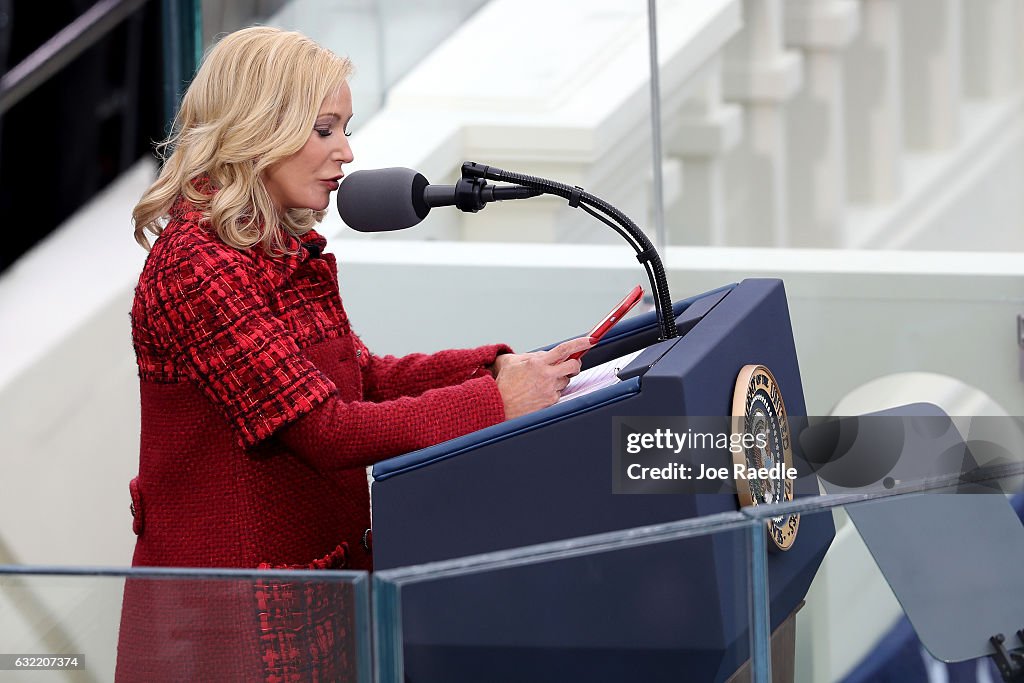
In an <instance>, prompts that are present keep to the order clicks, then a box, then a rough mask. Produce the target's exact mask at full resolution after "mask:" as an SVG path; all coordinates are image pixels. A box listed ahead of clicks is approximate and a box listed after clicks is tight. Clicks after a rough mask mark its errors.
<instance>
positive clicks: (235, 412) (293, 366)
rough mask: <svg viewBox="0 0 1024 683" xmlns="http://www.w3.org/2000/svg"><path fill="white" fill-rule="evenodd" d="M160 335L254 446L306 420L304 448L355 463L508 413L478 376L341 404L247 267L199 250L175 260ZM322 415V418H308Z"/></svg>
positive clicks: (300, 442)
mask: <svg viewBox="0 0 1024 683" xmlns="http://www.w3.org/2000/svg"><path fill="white" fill-rule="evenodd" d="M167 279H168V284H167V286H165V287H164V288H163V289H164V291H165V292H166V295H165V301H162V302H161V310H162V312H163V315H162V316H161V320H162V324H163V325H165V326H166V329H165V330H164V331H163V332H164V333H163V334H162V335H161V336H162V337H163V338H164V339H169V340H171V341H170V349H169V350H170V352H171V355H172V358H173V359H174V362H176V363H178V364H180V366H181V367H183V368H184V369H185V372H186V374H187V375H188V376H189V378H190V379H191V380H192V381H194V382H195V383H196V384H197V385H198V386H199V387H200V388H201V389H202V390H203V392H204V394H205V395H206V396H207V397H208V398H209V399H210V400H211V401H212V402H213V403H214V404H215V405H216V406H217V407H218V408H219V409H220V410H221V411H222V412H223V414H224V416H225V418H226V419H227V421H228V422H229V423H230V424H231V425H232V426H233V427H234V428H235V430H236V432H237V434H238V438H239V443H240V444H241V445H242V446H243V447H246V448H247V447H251V446H253V445H255V444H257V443H259V442H261V441H263V440H264V439H266V438H267V437H269V436H271V435H272V434H275V433H276V432H278V431H279V430H280V429H281V428H283V427H284V426H286V425H291V424H295V423H297V422H309V424H310V426H312V427H315V430H314V431H310V430H307V432H302V430H301V429H300V430H299V433H300V434H306V433H311V434H313V437H312V438H300V439H297V440H296V441H295V443H294V444H293V445H294V446H295V447H296V449H301V450H299V451H298V455H300V456H304V457H307V458H308V459H310V460H312V461H314V462H316V463H318V464H319V465H321V466H323V467H325V468H327V467H337V468H345V467H353V466H360V465H363V464H369V463H371V462H375V461H377V460H381V459H384V458H387V457H391V456H394V455H398V454H400V453H404V452H406V451H410V450H415V449H417V448H422V447H425V446H429V445H432V444H434V443H438V442H440V441H444V440H447V439H450V438H454V437H455V436H460V435H462V434H465V433H468V432H470V431H474V430H476V429H480V428H482V427H485V426H489V425H491V424H495V423H497V422H500V421H501V420H502V419H504V409H503V405H502V402H501V395H500V393H499V392H498V388H497V384H496V383H495V381H494V379H493V378H491V377H490V373H486V376H483V375H481V376H479V377H476V378H474V379H470V380H469V381H465V382H463V383H461V384H459V385H456V386H448V387H443V388H439V389H434V390H427V391H425V392H423V393H422V394H420V395H418V396H415V397H406V398H400V399H396V400H393V401H385V402H381V403H371V402H363V401H358V402H348V403H346V402H343V401H341V400H340V399H339V398H338V395H337V389H336V387H335V386H334V384H333V383H332V382H331V380H330V379H329V378H328V377H326V376H325V375H324V374H323V373H322V372H321V371H320V370H319V369H318V368H317V367H316V366H315V365H314V364H313V363H312V361H310V360H309V358H308V357H307V356H305V355H304V354H303V353H302V352H301V351H300V349H299V348H298V345H297V343H296V342H295V340H294V338H293V337H292V336H291V335H290V333H289V331H288V330H287V328H286V326H285V325H284V323H282V322H281V320H279V319H278V318H276V317H275V316H274V315H273V313H272V312H271V310H270V308H269V306H268V305H267V301H266V299H265V297H264V295H263V293H262V290H261V289H260V287H259V285H258V284H257V283H256V282H255V281H254V279H253V278H252V276H251V275H250V273H249V272H248V270H247V269H246V267H245V266H244V264H242V263H240V262H238V261H235V260H231V259H225V258H223V257H222V256H221V255H220V254H218V253H217V252H204V251H197V252H194V253H193V254H191V255H190V256H189V257H188V258H186V259H183V260H181V261H180V262H178V263H177V264H176V265H174V266H171V270H170V272H169V273H167ZM313 412H316V413H317V418H314V419H312V420H308V421H306V420H304V417H306V416H309V414H310V413H313Z"/></svg>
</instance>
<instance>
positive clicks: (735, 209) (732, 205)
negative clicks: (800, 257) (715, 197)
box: [723, 0, 803, 246]
mask: <svg viewBox="0 0 1024 683" xmlns="http://www.w3.org/2000/svg"><path fill="white" fill-rule="evenodd" d="M743 15H744V28H743V30H742V31H741V32H740V33H739V34H738V35H737V36H736V37H734V38H733V39H732V40H731V41H730V42H729V45H728V46H727V47H726V50H725V63H724V66H723V84H724V95H725V97H726V99H728V100H732V101H735V102H739V103H740V104H741V105H742V106H743V116H744V124H743V137H742V140H741V142H740V144H739V145H738V146H737V147H736V149H735V150H734V151H733V152H732V153H731V154H729V155H728V158H727V160H726V171H725V175H726V183H727V185H728V186H729V188H730V195H729V197H728V198H727V201H728V206H727V216H726V235H725V240H726V243H728V244H731V245H744V246H768V245H773V244H775V245H784V244H787V243H788V239H789V238H788V226H789V212H788V208H787V202H788V192H787V189H786V187H787V185H786V182H787V170H786V169H787V157H788V140H787V135H786V128H785V106H786V103H787V101H788V100H789V99H790V98H792V97H793V96H794V95H795V94H796V92H797V91H798V90H799V88H800V86H801V85H802V79H803V71H802V69H803V62H802V59H801V57H800V54H799V53H797V52H795V51H787V50H785V49H784V47H783V34H782V4H781V0H744V2H743Z"/></svg>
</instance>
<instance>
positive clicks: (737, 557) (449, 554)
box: [372, 279, 835, 683]
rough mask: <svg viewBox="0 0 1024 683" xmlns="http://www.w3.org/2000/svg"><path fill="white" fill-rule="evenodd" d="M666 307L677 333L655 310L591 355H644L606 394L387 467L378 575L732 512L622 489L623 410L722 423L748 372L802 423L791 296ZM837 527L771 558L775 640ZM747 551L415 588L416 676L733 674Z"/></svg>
mask: <svg viewBox="0 0 1024 683" xmlns="http://www.w3.org/2000/svg"><path fill="white" fill-rule="evenodd" d="M673 314H674V315H675V316H676V320H677V325H678V327H679V331H680V335H681V336H680V337H678V338H676V339H671V340H666V341H658V338H657V337H658V327H657V323H656V320H655V319H654V316H653V314H645V315H641V316H636V317H634V318H631V319H628V320H626V321H624V322H622V323H620V324H619V325H618V326H617V327H616V328H614V329H613V331H612V332H611V333H610V334H609V336H607V337H606V338H605V339H604V340H603V341H602V342H601V344H599V345H598V346H597V347H595V348H594V349H593V350H591V351H590V352H589V353H588V354H587V355H586V356H585V360H586V362H587V364H588V365H595V364H598V363H602V362H604V361H606V360H610V359H614V358H618V357H621V356H623V355H625V354H627V353H631V352H634V351H637V350H640V349H643V351H642V352H641V353H640V355H639V356H637V357H636V358H635V359H634V360H633V361H632V362H631V363H629V364H628V365H627V366H626V367H625V368H623V369H621V371H620V372H619V373H618V374H619V378H620V380H621V381H619V382H618V383H616V384H614V385H613V386H610V387H606V388H604V389H600V390H598V391H595V392H593V393H591V394H588V395H586V396H582V397H579V398H576V399H573V400H571V401H566V402H564V403H560V404H557V405H555V406H552V407H550V408H547V409H545V410H542V411H538V412H536V413H533V414H531V415H527V416H523V417H521V418H518V419H515V420H511V421H508V422H505V423H502V424H500V425H495V426H493V427H490V428H488V429H484V430H481V431H479V432H475V433H473V434H469V435H467V436H465V437H461V438H458V439H453V440H451V441H448V442H446V443H443V444H439V445H438V446H435V447H432V448H428V449H424V450H421V451H417V452H414V453H409V454H406V455H403V456H400V457H397V458H393V459H391V460H388V461H385V462H382V463H379V464H378V465H376V466H375V467H374V468H373V478H374V483H373V497H372V500H373V541H374V548H373V552H374V566H375V569H377V570H381V569H389V568H395V567H401V566H408V565H414V564H421V563H426V562H432V561H438V560H445V559H450V558H456V557H461V556H466V555H474V554H479V553H487V552H492V551H497V550H502V549H508V548H515V547H520V546H526V545H532V544H537V543H544V542H547V541H555V540H560V539H568V538H574V537H578V536H585V535H591V534H598V533H602V532H609V531H616V530H621V529H629V528H632V527H638V526H645V525H651V524H658V523H663V522H669V521H675V520H680V519H687V518H693V517H699V516H704V515H710V514H715V513H721V512H734V511H736V510H738V509H739V502H738V500H737V497H736V496H735V495H727V494H703V493H698V494H691V495H678V494H677V495H653V494H652V495H627V494H614V493H613V481H612V480H613V472H612V470H613V468H612V453H611V451H612V444H613V433H612V432H613V429H612V425H613V418H614V417H623V416H627V417H628V416H680V415H692V416H728V415H730V414H731V408H732V398H733V391H734V386H735V383H736V379H737V375H738V374H739V372H740V370H741V368H743V367H744V366H745V365H748V364H759V365H763V366H766V367H768V368H769V369H770V370H771V371H772V373H773V374H774V376H775V379H776V380H777V382H778V386H779V388H780V390H781V392H782V395H783V397H784V400H785V404H786V408H787V409H788V413H789V415H790V416H791V417H793V416H804V415H806V414H807V413H806V407H805V405H804V396H803V388H802V385H801V381H800V370H799V366H798V363H797V357H796V350H795V347H794V343H793V334H792V328H791V324H790V317H789V309H788V306H787V302H786V295H785V290H784V288H783V284H782V282H781V281H778V280H754V279H752V280H744V281H743V282H741V283H739V284H734V285H730V286H727V287H723V288H721V289H718V290H714V291H711V292H707V293H705V294H701V295H699V296H695V297H691V298H689V299H686V300H684V301H680V302H677V303H676V304H675V305H674V306H673ZM795 422H798V420H797V421H795ZM793 448H794V451H796V450H798V449H799V439H797V438H794V439H793ZM794 455H795V456H797V457H796V458H795V460H796V462H797V463H801V462H803V459H802V458H800V457H799V454H798V453H796V452H795V453H794ZM719 457H720V458H721V460H720V462H716V463H709V464H714V465H715V466H731V465H730V463H731V455H730V453H729V452H728V451H727V450H723V451H722V452H721V453H720V454H719ZM801 467H802V466H801ZM800 474H801V475H808V474H809V472H807V471H801V472H800ZM795 495H796V496H797V497H802V496H816V495H818V486H817V480H816V479H815V478H814V477H813V476H801V477H800V478H799V479H797V480H796V490H795ZM834 534H835V529H834V527H833V525H832V522H831V516H830V515H812V516H809V517H807V518H805V519H803V520H802V521H801V524H800V528H799V533H798V536H797V538H796V539H795V542H794V543H793V546H792V547H791V548H790V549H789V550H787V551H785V552H777V553H772V554H771V555H770V557H769V582H770V599H771V614H772V615H773V624H772V628H773V630H774V629H775V627H777V626H778V625H779V624H781V623H782V621H783V620H784V619H785V618H786V617H787V616H789V615H790V614H791V613H792V612H793V611H794V610H795V609H796V608H797V607H798V605H799V604H800V603H801V601H802V600H803V598H804V596H805V595H806V592H807V589H808V587H809V585H810V582H811V580H812V579H813V577H814V574H815V572H816V571H817V568H818V566H819V565H820V563H821V561H822V558H823V557H824V554H825V551H826V550H827V549H828V547H829V544H830V543H831V541H832V538H833V536H834ZM747 542H748V541H747V537H746V536H745V535H744V534H743V533H740V532H727V533H722V534H716V535H713V536H704V537H697V538H692V539H686V541H685V542H676V543H670V544H656V545H650V546H645V547H641V548H635V549H632V550H631V551H630V552H629V553H614V552H613V553H606V554H601V555H598V556H590V557H581V558H576V559H567V560H562V561H559V562H556V563H545V564H539V565H534V566H527V567H517V568H514V569H509V570H499V571H492V572H488V573H486V574H480V575H472V576H464V577H459V578H453V579H450V580H444V581H438V582H428V583H424V584H416V585H412V586H410V587H408V588H407V589H404V590H403V593H402V628H403V639H404V643H405V645H404V652H405V672H406V679H407V680H408V681H411V682H412V683H422V682H426V681H445V682H448V683H451V682H453V681H484V680H486V681H490V682H496V681H567V680H586V681H622V680H645V681H715V682H720V681H725V680H726V679H728V678H729V677H730V676H731V675H732V674H733V673H734V672H735V671H736V670H737V669H738V668H739V667H740V665H741V664H742V663H743V662H744V661H745V660H746V659H747V657H748V642H749V641H748V626H749V621H748V616H747V615H748V606H747V605H748V598H747V584H746V578H745V577H746V576H747V566H746V563H747V557H748V555H747V550H746V544H747ZM539 606H540V608H539Z"/></svg>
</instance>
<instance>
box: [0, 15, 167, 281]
mask: <svg viewBox="0 0 1024 683" xmlns="http://www.w3.org/2000/svg"><path fill="white" fill-rule="evenodd" d="M94 2H95V0H0V73H4V72H6V71H7V70H8V69H10V68H11V67H12V66H14V65H16V64H18V63H19V62H20V61H21V60H22V59H24V58H25V57H26V56H28V55H29V54H31V53H32V51H33V50H35V49H36V48H38V47H39V46H40V45H42V44H43V43H45V42H46V41H47V40H49V39H50V38H51V37H53V36H54V35H55V34H56V33H57V32H58V31H60V30H61V29H63V28H64V27H65V26H67V25H68V24H70V23H71V22H72V21H74V20H75V19H76V18H77V17H78V16H80V15H81V14H82V13H83V12H85V11H86V10H87V9H89V7H91V6H92V5H93V4H94ZM161 56H162V41H161V24H160V3H159V2H156V1H152V0H151V1H150V2H147V3H145V4H143V5H142V7H141V8H140V9H139V10H137V11H136V12H135V13H134V14H132V16H131V17H129V18H128V19H126V20H125V21H123V22H121V23H120V24H119V25H118V26H117V27H116V28H115V29H113V30H112V31H110V32H109V33H107V34H106V35H105V36H104V37H103V38H102V39H100V41H99V42H98V43H96V44H95V45H93V46H91V47H90V48H88V49H87V50H85V51H84V52H83V53H82V54H80V55H79V56H78V57H76V58H75V59H74V61H72V62H71V63H69V64H68V65H67V66H65V67H64V68H63V69H62V70H61V71H60V72H58V73H57V74H55V75H54V76H52V77H51V78H50V79H49V80H47V81H46V82H44V83H43V84H42V85H41V86H40V87H39V88H37V89H36V90H34V91H33V92H31V93H30V94H29V95H28V96H27V97H25V98H24V99H22V100H21V101H20V102H18V103H17V104H15V105H14V106H13V107H12V108H11V109H9V110H8V111H7V112H6V114H4V115H0V227H2V230H3V235H2V239H0V271H2V270H4V269H6V268H7V267H8V266H10V265H11V264H12V263H13V262H14V261H15V260H16V259H17V258H18V257H19V256H20V255H21V254H23V253H24V252H26V251H27V250H28V249H29V248H31V247H32V245H33V244H35V243H36V242H38V241H39V240H41V239H43V238H44V237H46V235H47V234H49V233H50V232H51V231H52V230H53V229H54V228H56V227H57V226H58V225H60V224H61V222H63V221H64V220H65V219H67V218H68V216H70V215H71V214H72V213H73V212H74V211H75V210H77V209H78V208H80V207H81V206H83V205H84V204H85V203H86V202H87V201H88V200H89V199H90V198H92V197H93V196H94V195H95V194H96V193H98V192H99V191H101V190H102V189H103V188H104V187H106V186H107V184H109V183H110V182H111V181H112V180H114V179H115V178H116V177H117V176H118V175H120V174H121V173H122V172H124V171H125V170H127V169H128V167H130V166H131V165H132V164H133V163H134V162H135V161H136V160H138V159H139V158H140V157H142V156H143V155H147V154H152V153H153V152H152V150H153V143H154V142H155V141H158V140H160V139H162V138H163V137H164V134H165V132H164V120H163V100H162V92H163V91H162V78H163V77H162V71H161Z"/></svg>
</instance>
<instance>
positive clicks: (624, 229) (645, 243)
mask: <svg viewBox="0 0 1024 683" xmlns="http://www.w3.org/2000/svg"><path fill="white" fill-rule="evenodd" d="M462 179H463V180H464V181H465V180H470V181H472V180H477V181H479V182H483V181H484V180H496V181H501V182H505V183H511V184H513V185H517V186H519V187H521V188H525V189H527V190H531V191H533V192H535V193H536V194H551V195H555V196H558V197H562V198H563V199H566V200H568V202H569V206H571V207H573V208H581V209H583V210H584V211H586V212H587V213H589V214H590V215H591V216H593V217H594V218H596V219H598V220H599V221H601V222H602V223H604V224H606V225H608V226H609V227H611V228H612V229H613V230H615V231H616V232H617V233H619V234H620V235H622V237H623V238H625V240H626V241H627V242H629V244H630V246H632V247H633V249H634V251H636V259H637V261H639V262H640V263H641V264H643V266H644V270H646V271H647V278H648V280H650V283H651V294H652V295H653V297H654V308H655V311H656V313H657V316H658V323H659V325H660V327H661V338H662V339H674V338H675V337H678V336H679V332H678V331H677V330H676V320H675V316H674V315H673V314H672V297H671V295H670V294H669V291H668V278H667V277H666V276H665V266H664V264H662V262H661V257H660V256H659V255H658V251H657V250H656V249H655V248H654V245H653V244H652V243H651V240H650V239H649V238H648V237H647V235H645V234H644V232H643V231H642V230H641V229H640V228H639V227H638V226H637V224H636V223H634V222H633V221H632V220H631V219H630V218H629V216H627V215H626V214H624V213H622V212H621V211H619V210H618V209H616V208H615V207H614V206H612V205H611V204H609V203H608V202H606V201H604V200H603V199H601V198H600V197H595V196H594V195H592V194H590V193H589V192H586V191H585V190H584V189H583V188H581V187H570V186H569V185H565V184H564V183H559V182H555V181H553V180H548V179H546V178H538V177H537V176H530V175H525V174H522V173H515V172H513V171H505V170H502V169H500V168H496V167H494V166H486V165H484V164H478V163H475V162H472V161H467V162H466V163H464V164H463V165H462ZM489 189H490V187H489V186H488V187H485V188H484V190H485V191H486V190H489ZM500 189H516V188H495V192H497V191H499V190H500ZM536 194H533V195H528V196H536ZM509 198H510V199H511V198H512V197H511V196H510V197H509ZM456 205H457V206H458V204H456ZM482 207H483V204H482V203H481V205H480V207H478V209H469V210H473V211H475V210H479V208H482ZM459 208H460V209H461V208H462V207H461V206H459ZM463 210H464V211H465V210H467V209H463ZM598 212H601V213H603V214H605V215H604V216H602V215H601V213H598ZM605 216H607V217H609V218H611V219H613V220H615V221H616V222H617V223H618V225H616V224H615V223H612V221H611V220H609V219H608V218H606V217H605Z"/></svg>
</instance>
